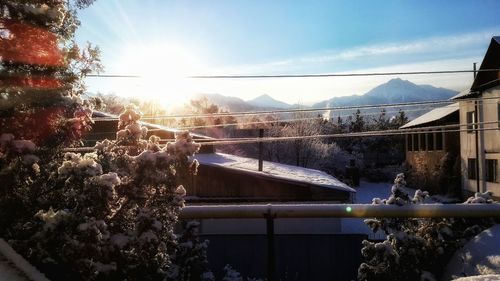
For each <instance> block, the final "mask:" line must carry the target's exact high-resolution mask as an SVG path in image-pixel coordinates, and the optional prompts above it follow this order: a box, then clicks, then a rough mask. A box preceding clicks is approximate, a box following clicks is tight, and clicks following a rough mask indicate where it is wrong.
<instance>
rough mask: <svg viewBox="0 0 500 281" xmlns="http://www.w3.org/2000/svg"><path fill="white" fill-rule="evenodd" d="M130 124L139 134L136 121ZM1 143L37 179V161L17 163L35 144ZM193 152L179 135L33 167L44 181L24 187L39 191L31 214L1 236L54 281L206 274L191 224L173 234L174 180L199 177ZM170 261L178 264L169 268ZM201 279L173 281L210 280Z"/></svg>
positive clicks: (177, 196)
mask: <svg viewBox="0 0 500 281" xmlns="http://www.w3.org/2000/svg"><path fill="white" fill-rule="evenodd" d="M127 110H128V111H129V112H128V113H129V114H130V115H132V114H133V113H134V112H132V111H130V109H127ZM134 114H135V113H134ZM127 122H128V124H127V125H126V127H135V126H137V127H139V130H141V131H143V130H142V127H141V126H140V124H139V119H138V118H135V119H128V121H127ZM0 139H1V140H2V143H1V144H2V146H1V151H2V155H4V158H5V157H14V156H13V155H12V154H13V153H17V154H19V155H20V156H17V157H18V158H19V160H18V162H19V163H18V165H21V166H22V165H24V166H22V167H23V168H24V169H26V171H27V172H26V173H31V174H32V176H33V177H35V176H36V175H37V173H41V172H37V171H36V169H33V167H32V166H33V165H35V164H36V162H37V157H36V156H33V157H31V158H33V161H35V162H34V163H31V161H30V162H27V163H26V164H24V163H23V160H22V159H23V156H25V155H31V154H28V153H32V152H33V150H34V149H35V148H34V145H32V144H31V143H29V142H20V141H17V140H15V139H14V137H13V136H11V135H2V137H1V138H0ZM198 149H199V144H196V143H195V142H194V141H193V139H192V138H191V136H190V135H189V133H186V132H183V133H180V134H178V135H177V137H176V141H175V142H174V143H168V144H166V145H165V146H161V145H159V144H158V138H156V137H151V138H150V139H149V140H148V141H146V140H142V139H138V138H134V139H133V141H131V142H129V143H128V145H126V146H125V145H123V142H121V140H120V139H119V140H116V141H109V140H105V141H103V142H99V143H97V145H96V146H95V152H91V153H85V154H80V153H73V152H66V153H64V154H63V155H61V156H60V157H57V156H56V157H54V158H53V159H52V161H51V162H50V165H46V166H44V167H41V168H40V167H38V169H41V170H43V174H44V175H46V176H45V177H41V178H40V179H39V180H37V182H38V184H40V185H39V186H33V185H30V186H29V188H28V189H31V190H32V192H35V193H36V196H34V195H33V196H28V197H29V200H28V202H26V205H28V204H29V205H30V206H28V210H30V211H31V215H29V212H28V214H26V215H25V216H21V217H19V216H17V217H16V221H15V222H11V223H10V225H7V229H8V230H7V232H4V233H3V235H5V237H6V238H8V239H9V242H10V243H11V244H13V245H14V247H15V248H16V250H18V251H19V252H20V253H22V254H23V255H24V256H25V257H26V258H28V259H29V260H30V261H31V262H32V263H33V264H34V265H36V266H37V267H38V268H39V269H40V270H42V271H43V272H44V273H45V274H47V275H48V276H49V277H50V278H51V279H53V280H68V279H75V280H125V279H127V280H162V279H164V278H165V277H167V276H169V273H170V272H171V270H172V268H180V269H179V270H180V271H184V272H188V273H187V274H192V275H193V276H202V275H203V274H204V273H205V274H204V275H203V276H208V275H207V274H206V270H205V269H202V268H203V266H204V267H206V264H204V263H203V262H206V260H201V261H197V260H196V258H195V257H197V255H201V256H205V257H206V254H205V251H206V247H207V243H206V242H200V241H199V240H197V238H193V235H194V234H193V232H195V231H196V227H195V226H194V225H191V226H188V227H187V229H186V230H185V232H184V233H183V234H182V235H181V236H180V238H179V239H177V237H176V235H175V234H174V226H175V224H176V222H177V216H178V214H179V211H180V209H181V208H182V207H183V206H184V199H183V197H184V196H185V194H186V190H185V189H184V188H183V187H182V185H180V184H179V180H180V179H182V178H183V177H184V176H185V175H186V174H188V173H194V172H196V167H197V162H196V160H190V157H189V156H192V155H193V154H194V153H195V152H196V151H197V150H198ZM24 158H26V157H24ZM25 162H26V161H25ZM16 188H17V189H22V188H24V187H22V188H21V187H20V186H16V187H14V189H16ZM17 191H18V190H17ZM35 208H36V209H35ZM11 215H13V214H11ZM178 243H179V244H178ZM189 245H191V246H192V247H188V246H189ZM188 248H189V249H188ZM173 257H174V258H175V259H176V262H179V263H180V262H182V264H178V265H176V266H173V265H172V258H173ZM196 263H200V264H196ZM183 266H188V268H184V267H183ZM196 266H198V267H197V268H196V270H194V268H195V267H196ZM191 269H193V270H192V271H190V270H191ZM186 270H187V271H186ZM200 278H201V277H200ZM200 278H198V279H197V278H191V279H181V278H180V279H177V278H174V279H173V280H211V279H209V278H203V279H200Z"/></svg>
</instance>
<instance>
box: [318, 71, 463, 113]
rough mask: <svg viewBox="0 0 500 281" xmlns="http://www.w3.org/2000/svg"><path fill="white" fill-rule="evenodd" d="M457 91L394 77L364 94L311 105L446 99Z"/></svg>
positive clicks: (346, 104) (329, 105)
mask: <svg viewBox="0 0 500 281" xmlns="http://www.w3.org/2000/svg"><path fill="white" fill-rule="evenodd" d="M457 93H458V92H457V91H453V90H450V89H445V88H436V87H434V86H430V85H417V84H414V83H412V82H410V81H408V80H402V79H400V78H395V79H392V80H389V81H388V82H386V83H384V84H381V85H379V86H377V87H375V88H373V89H371V90H370V91H368V92H367V93H365V94H364V95H352V96H343V97H334V98H331V99H329V100H325V101H322V102H319V103H316V104H313V106H312V107H319V108H321V107H332V106H352V105H371V104H387V103H404V102H419V101H433V100H446V99H449V98H451V97H453V96H454V95H456V94H457Z"/></svg>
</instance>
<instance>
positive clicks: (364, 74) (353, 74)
mask: <svg viewBox="0 0 500 281" xmlns="http://www.w3.org/2000/svg"><path fill="white" fill-rule="evenodd" d="M497 71H500V69H481V70H438V71H408V72H367V73H326V74H276V75H198V76H190V77H189V78H196V79H254V78H325V77H358V76H392V75H422V74H451V73H472V72H497Z"/></svg>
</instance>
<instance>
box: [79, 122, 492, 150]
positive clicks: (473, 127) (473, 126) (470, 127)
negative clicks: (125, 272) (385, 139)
mask: <svg viewBox="0 0 500 281" xmlns="http://www.w3.org/2000/svg"><path fill="white" fill-rule="evenodd" d="M487 124H498V121H487V122H477V123H469V124H449V125H440V126H427V127H419V128H408V129H391V130H375V131H365V132H352V133H337V134H317V135H309V136H290V137H265V138H257V137H251V138H220V139H206V140H203V139H201V140H200V139H196V141H197V143H199V144H200V145H202V146H203V145H226V144H249V143H259V142H278V141H294V140H305V139H316V138H349V137H382V136H395V135H406V134H427V133H431V132H443V133H446V132H475V131H490V130H498V128H497V127H494V128H479V127H478V125H487ZM461 127H466V128H465V129H461ZM455 128H458V129H455ZM86 141H88V142H90V141H92V142H93V141H102V140H86ZM160 141H161V142H174V141H175V139H161V140H160Z"/></svg>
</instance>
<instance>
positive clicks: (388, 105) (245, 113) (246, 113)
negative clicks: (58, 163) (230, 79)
mask: <svg viewBox="0 0 500 281" xmlns="http://www.w3.org/2000/svg"><path fill="white" fill-rule="evenodd" d="M488 99H497V98H496V97H482V98H468V99H461V100H460V101H483V100H488ZM456 102H457V101H455V100H435V101H419V102H401V103H385V104H369V105H352V106H333V107H323V108H319V107H317V108H296V109H278V110H262V111H240V112H217V113H210V114H172V115H156V116H149V115H145V116H142V117H141V120H155V119H175V118H185V119H188V118H212V117H228V116H232V117H244V116H252V115H262V114H281V113H300V112H319V111H332V110H334V111H335V110H337V111H346V110H355V109H376V108H394V107H411V106H420V105H434V104H435V105H439V104H451V103H456ZM93 120H95V121H114V120H118V117H115V116H112V117H95V118H93Z"/></svg>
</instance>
